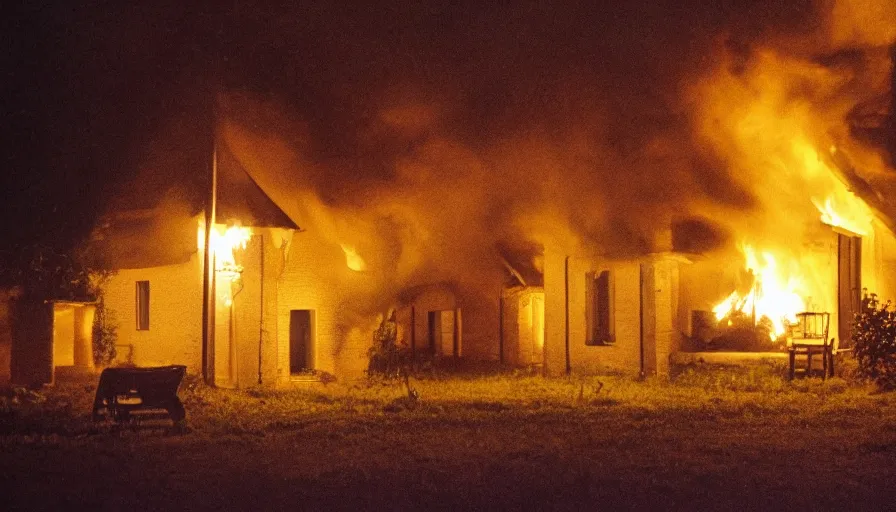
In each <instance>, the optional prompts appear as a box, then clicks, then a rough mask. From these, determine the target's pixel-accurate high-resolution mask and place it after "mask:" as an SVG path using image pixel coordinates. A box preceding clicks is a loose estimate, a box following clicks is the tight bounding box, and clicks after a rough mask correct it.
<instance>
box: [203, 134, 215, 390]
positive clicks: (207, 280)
mask: <svg viewBox="0 0 896 512" xmlns="http://www.w3.org/2000/svg"><path fill="white" fill-rule="evenodd" d="M210 182H211V183H210V187H209V195H208V200H207V202H206V205H205V243H204V254H203V258H202V377H203V379H205V383H206V384H208V385H214V383H215V376H214V323H215V296H214V277H215V267H214V265H215V261H214V255H213V254H211V252H212V251H211V233H212V229H214V224H215V213H216V212H215V209H216V207H217V187H218V145H217V134H214V135H213V138H212V162H211V180H210Z"/></svg>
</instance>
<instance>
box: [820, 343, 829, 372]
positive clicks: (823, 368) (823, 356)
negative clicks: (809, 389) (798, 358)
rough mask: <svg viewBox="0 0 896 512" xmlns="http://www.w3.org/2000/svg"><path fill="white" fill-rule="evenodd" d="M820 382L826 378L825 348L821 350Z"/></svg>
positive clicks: (826, 353) (826, 359)
mask: <svg viewBox="0 0 896 512" xmlns="http://www.w3.org/2000/svg"><path fill="white" fill-rule="evenodd" d="M821 350H822V352H821V380H825V379H827V378H828V354H829V352H828V349H827V347H825V348H823V349H821Z"/></svg>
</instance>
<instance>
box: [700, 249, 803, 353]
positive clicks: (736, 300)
mask: <svg viewBox="0 0 896 512" xmlns="http://www.w3.org/2000/svg"><path fill="white" fill-rule="evenodd" d="M742 251H743V253H744V257H745V258H746V268H747V270H749V271H750V272H751V274H752V275H753V283H752V286H751V287H750V290H749V291H748V292H747V293H745V294H741V293H740V292H738V291H737V290H735V291H733V292H731V294H730V295H729V296H728V297H727V298H725V300H723V301H722V302H720V303H719V304H718V305H716V307H714V308H713V313H715V316H716V320H722V319H724V318H725V317H727V316H729V315H730V314H731V313H732V312H735V311H739V312H742V313H744V314H748V315H752V314H753V313H754V311H755V318H756V319H757V321H758V320H759V319H761V318H763V317H765V318H768V319H769V320H770V321H771V323H772V331H771V332H770V333H769V337H770V338H771V339H772V340H773V341H774V340H775V339H777V338H778V337H780V336H782V335H783V334H784V333H785V332H786V329H787V324H788V323H793V322H796V314H797V313H799V312H800V311H803V310H804V309H805V303H804V302H803V299H802V298H801V297H800V295H799V294H798V293H797V290H800V289H801V288H802V280H801V279H800V278H799V277H797V276H793V275H791V276H788V277H786V278H785V276H784V275H783V273H782V271H781V269H780V268H779V266H778V262H777V259H776V258H775V256H774V255H773V254H772V253H771V252H769V251H763V252H761V253H757V252H756V250H755V249H753V247H751V246H749V245H746V244H745V245H744V246H743V247H742Z"/></svg>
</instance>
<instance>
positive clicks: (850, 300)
mask: <svg viewBox="0 0 896 512" xmlns="http://www.w3.org/2000/svg"><path fill="white" fill-rule="evenodd" d="M837 238H838V240H837V242H838V244H837V245H838V247H837V279H838V286H837V290H838V291H837V295H838V300H837V302H838V306H839V308H838V315H837V325H838V329H837V330H838V332H837V335H838V336H839V337H840V340H839V346H840V347H851V346H852V323H853V321H854V318H855V314H856V313H858V312H859V309H860V307H861V304H862V239H861V238H859V237H857V236H847V235H842V234H838V235H837Z"/></svg>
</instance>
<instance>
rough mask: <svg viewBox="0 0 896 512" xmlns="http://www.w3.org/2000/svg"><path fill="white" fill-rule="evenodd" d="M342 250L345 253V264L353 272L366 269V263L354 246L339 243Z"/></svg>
mask: <svg viewBox="0 0 896 512" xmlns="http://www.w3.org/2000/svg"><path fill="white" fill-rule="evenodd" d="M340 247H342V252H344V253H345V264H346V266H348V268H350V269H352V270H354V271H355V272H363V271H364V270H366V269H367V263H365V262H364V258H362V257H361V256H360V255H359V254H358V252H357V251H356V250H355V248H354V247H352V246H350V245H346V244H341V245H340Z"/></svg>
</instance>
